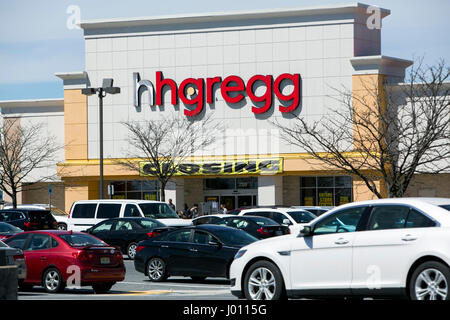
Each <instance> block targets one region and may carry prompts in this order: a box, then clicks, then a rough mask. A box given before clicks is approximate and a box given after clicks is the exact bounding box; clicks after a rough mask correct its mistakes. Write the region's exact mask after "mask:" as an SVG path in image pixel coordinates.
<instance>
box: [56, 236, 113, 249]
mask: <svg viewBox="0 0 450 320" xmlns="http://www.w3.org/2000/svg"><path fill="white" fill-rule="evenodd" d="M59 237H60V238H61V239H63V240H64V241H66V242H67V243H68V244H69V245H70V246H72V247H87V246H96V247H97V246H99V247H106V246H108V245H107V244H106V243H104V242H103V241H101V240H99V239H96V238H94V237H92V236H90V235H88V234H63V235H60V236H59Z"/></svg>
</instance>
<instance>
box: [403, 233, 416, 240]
mask: <svg viewBox="0 0 450 320" xmlns="http://www.w3.org/2000/svg"><path fill="white" fill-rule="evenodd" d="M402 240H403V241H414V240H417V237H415V236H413V235H411V234H407V235H405V236H404V237H403V238H402Z"/></svg>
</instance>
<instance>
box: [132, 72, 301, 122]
mask: <svg viewBox="0 0 450 320" xmlns="http://www.w3.org/2000/svg"><path fill="white" fill-rule="evenodd" d="M300 81H301V78H300V75H299V74H298V73H295V74H289V73H283V74H281V75H279V76H278V77H276V78H274V77H273V76H272V75H254V76H252V77H251V78H250V79H249V80H248V81H247V82H245V81H244V80H243V79H242V78H241V77H239V76H235V75H230V76H227V77H225V78H224V79H222V77H212V78H206V79H205V78H187V79H185V80H183V81H182V82H181V83H180V84H179V85H178V84H177V83H176V82H175V81H174V80H172V79H170V78H164V76H163V73H162V72H161V71H157V72H156V81H155V83H154V84H153V83H152V82H151V81H149V80H141V78H140V75H139V73H138V72H134V73H133V83H134V106H135V107H141V94H142V93H143V91H144V90H145V89H147V90H148V94H149V103H150V105H151V106H154V105H158V106H162V105H163V103H164V101H163V95H164V92H165V90H170V103H171V104H172V105H174V106H175V105H178V102H179V100H181V101H182V102H183V103H184V104H185V105H188V106H191V108H186V109H184V114H185V115H186V116H188V117H192V116H195V115H197V114H199V113H200V112H202V110H203V107H204V105H205V101H206V103H208V104H212V103H214V101H215V96H214V93H215V90H220V93H221V95H222V97H223V99H224V100H225V101H226V102H227V103H229V104H237V103H239V102H241V101H242V100H244V99H245V95H247V97H248V98H249V99H250V100H251V101H252V102H253V104H254V105H253V106H252V112H253V113H255V114H261V113H265V112H267V111H268V110H269V109H270V108H271V106H272V103H273V99H274V96H275V97H276V98H277V99H278V100H279V101H280V102H281V104H280V105H279V106H278V109H279V110H280V111H281V112H285V113H288V112H293V111H294V110H296V109H297V108H298V107H299V105H300V84H301V83H300ZM286 85H290V86H292V87H293V90H292V92H290V93H289V94H285V93H283V88H284V87H285V86H286ZM261 87H263V89H259V88H261ZM257 89H258V92H259V94H258V95H257V92H256V91H257ZM260 91H264V92H263V93H262V94H261V93H260Z"/></svg>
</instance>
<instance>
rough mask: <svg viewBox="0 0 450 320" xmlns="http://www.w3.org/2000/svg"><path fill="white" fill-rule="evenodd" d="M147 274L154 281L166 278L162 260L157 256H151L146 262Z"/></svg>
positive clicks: (164, 265)
mask: <svg viewBox="0 0 450 320" xmlns="http://www.w3.org/2000/svg"><path fill="white" fill-rule="evenodd" d="M147 276H148V278H149V279H150V280H151V281H155V282H159V281H164V280H166V279H167V277H168V275H167V272H166V263H165V262H164V260H163V259H161V258H158V257H154V258H151V259H150V260H149V261H148V263H147Z"/></svg>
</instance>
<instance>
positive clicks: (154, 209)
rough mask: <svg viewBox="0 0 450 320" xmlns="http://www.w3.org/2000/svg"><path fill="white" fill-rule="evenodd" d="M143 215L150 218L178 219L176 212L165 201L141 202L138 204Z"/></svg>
mask: <svg viewBox="0 0 450 320" xmlns="http://www.w3.org/2000/svg"><path fill="white" fill-rule="evenodd" d="M139 207H140V208H141V210H142V212H143V213H144V216H145V217H147V218H152V219H167V218H174V219H178V218H179V217H178V215H177V213H176V212H175V211H174V210H173V209H172V208H171V207H169V205H168V204H167V203H141V204H139Z"/></svg>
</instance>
